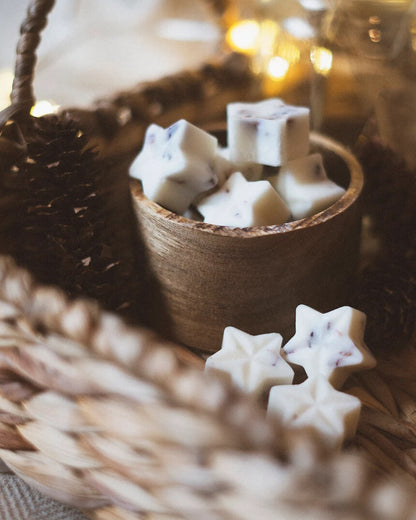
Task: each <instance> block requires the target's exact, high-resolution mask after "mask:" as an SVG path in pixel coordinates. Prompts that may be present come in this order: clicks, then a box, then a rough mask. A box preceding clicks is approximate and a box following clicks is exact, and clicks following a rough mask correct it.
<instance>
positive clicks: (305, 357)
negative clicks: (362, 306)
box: [284, 305, 376, 388]
mask: <svg viewBox="0 0 416 520" xmlns="http://www.w3.org/2000/svg"><path fill="white" fill-rule="evenodd" d="M365 323H366V316H365V314H364V313H363V312H360V311H358V310H356V309H353V308H352V307H348V306H344V307H339V308H338V309H335V310H333V311H330V312H327V313H325V314H322V313H320V312H318V311H316V310H314V309H312V308H311V307H308V306H307V305H299V306H298V307H297V308H296V333H295V335H294V336H293V337H292V338H291V339H290V340H289V341H288V342H287V343H286V345H285V346H284V351H285V352H286V356H287V360H288V361H289V362H290V363H295V364H297V365H301V366H302V367H304V369H305V372H306V373H307V375H308V376H309V377H317V376H318V375H320V376H324V377H325V378H327V379H328V381H329V382H330V383H331V384H332V385H333V386H334V387H335V388H341V386H342V385H343V383H344V382H345V380H346V379H347V378H348V376H349V375H350V374H351V373H352V372H357V371H359V370H366V369H370V368H373V367H374V366H375V364H376V361H375V359H374V357H373V355H372V354H371V352H370V351H369V350H368V348H367V346H366V345H365V343H364V331H365Z"/></svg>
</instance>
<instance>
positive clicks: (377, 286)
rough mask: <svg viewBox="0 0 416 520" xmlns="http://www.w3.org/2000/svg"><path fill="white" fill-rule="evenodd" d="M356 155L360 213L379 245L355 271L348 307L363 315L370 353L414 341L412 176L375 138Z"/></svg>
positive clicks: (415, 182)
mask: <svg viewBox="0 0 416 520" xmlns="http://www.w3.org/2000/svg"><path fill="white" fill-rule="evenodd" d="M356 153H357V156H358V158H359V160H360V162H361V164H362V166H363V170H364V173H365V176H366V183H365V190H364V194H363V199H364V200H363V202H364V211H365V213H366V214H367V215H369V216H370V218H371V219H372V222H373V227H374V233H375V234H376V235H377V236H378V237H379V239H380V240H381V247H380V252H379V254H378V256H377V258H376V260H375V262H373V263H372V264H371V265H369V266H367V267H366V268H365V269H364V270H363V272H361V273H360V275H359V278H358V281H357V284H356V288H355V291H354V295H353V299H352V304H353V305H355V306H357V307H358V308H360V309H361V310H363V311H364V312H365V313H366V314H367V317H368V323H367V341H368V344H369V346H370V347H371V348H372V349H374V350H387V349H390V348H395V347H396V348H398V347H402V346H405V345H406V344H408V343H409V341H411V340H412V339H414V338H415V337H416V227H415V222H416V206H415V203H414V201H415V200H416V175H415V172H413V171H411V170H410V169H409V168H407V166H406V164H405V163H404V161H403V160H401V159H400V158H399V157H397V155H396V154H395V153H394V152H393V151H392V150H390V149H389V148H387V147H386V146H384V145H383V144H381V143H380V142H377V141H376V140H375V139H368V138H365V137H363V138H361V139H360V141H359V142H358V145H357V149H356Z"/></svg>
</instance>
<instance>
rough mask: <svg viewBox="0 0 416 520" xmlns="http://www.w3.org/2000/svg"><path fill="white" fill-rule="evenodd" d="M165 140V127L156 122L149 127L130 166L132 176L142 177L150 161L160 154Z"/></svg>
mask: <svg viewBox="0 0 416 520" xmlns="http://www.w3.org/2000/svg"><path fill="white" fill-rule="evenodd" d="M164 142H165V130H164V128H162V127H161V126H159V125H155V124H151V125H150V126H148V127H147V130H146V133H145V136H144V143H143V147H142V149H141V151H140V153H139V154H138V155H137V156H136V158H135V159H134V161H133V162H132V164H131V166H130V175H131V176H132V177H134V178H135V179H140V180H141V179H142V174H143V173H145V172H146V171H147V169H148V165H149V162H151V161H154V160H155V159H156V158H157V155H158V154H160V148H161V146H162V145H163V143H164Z"/></svg>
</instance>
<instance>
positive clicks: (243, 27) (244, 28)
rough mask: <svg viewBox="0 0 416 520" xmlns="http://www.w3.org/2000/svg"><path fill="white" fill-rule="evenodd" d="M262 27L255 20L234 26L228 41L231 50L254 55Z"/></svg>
mask: <svg viewBox="0 0 416 520" xmlns="http://www.w3.org/2000/svg"><path fill="white" fill-rule="evenodd" d="M259 32H260V27H259V24H258V22H256V21H255V20H242V21H240V22H237V23H235V24H234V25H232V26H231V27H230V28H229V29H228V32H227V36H226V40H227V43H228V45H229V46H230V47H231V49H233V50H235V51H240V52H244V53H246V54H254V52H255V50H256V47H257V39H258V36H259Z"/></svg>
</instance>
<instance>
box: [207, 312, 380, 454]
mask: <svg viewBox="0 0 416 520" xmlns="http://www.w3.org/2000/svg"><path fill="white" fill-rule="evenodd" d="M365 323H366V316H365V314H364V313H362V312H360V311H358V310H356V309H353V308H352V307H347V306H345V307H339V308H338V309H335V310H333V311H331V312H327V313H326V314H322V313H320V312H318V311H316V310H314V309H312V308H310V307H308V306H306V305H299V306H298V307H297V309H296V331H295V334H294V336H293V337H292V338H291V339H290V340H289V341H288V342H287V343H286V345H285V346H284V347H283V348H281V345H282V336H281V335H280V334H277V333H269V334H260V335H258V336H251V335H250V334H247V333H245V332H243V331H241V330H238V329H236V328H234V327H226V328H225V330H224V336H223V343H222V346H221V349H220V350H218V351H217V352H216V353H215V354H213V355H212V356H210V357H209V358H208V359H207V360H206V363H205V370H206V371H207V372H214V373H217V374H221V376H222V377H226V378H227V379H229V380H230V381H232V382H233V383H234V384H235V385H236V386H238V387H239V388H240V389H241V390H242V391H244V392H246V393H249V394H252V395H253V396H255V397H260V396H265V395H266V396H267V395H268V407H267V413H268V415H270V416H274V417H276V418H277V419H278V420H280V421H281V422H282V423H283V424H285V425H286V426H288V427H290V428H303V429H310V430H312V431H314V432H315V433H316V434H318V435H319V436H320V437H322V438H323V439H324V441H325V442H326V443H327V444H328V445H330V446H333V447H335V448H339V447H340V446H341V445H342V443H343V442H344V441H345V440H346V439H349V438H351V437H352V436H353V435H354V433H355V431H356V428H357V424H358V419H359V414H360V410H361V403H360V400H359V399H358V398H357V397H354V396H352V395H349V394H347V393H345V392H342V391H340V389H341V388H342V385H343V384H344V382H345V381H346V379H347V378H348V377H349V375H350V374H351V373H353V372H356V371H359V370H367V369H370V368H373V367H374V366H375V359H374V357H373V356H372V354H371V353H370V351H369V350H368V348H367V346H366V345H365V343H364V340H363V338H364V331H365ZM292 364H294V365H299V366H302V367H303V368H304V370H305V372H306V375H307V379H306V380H305V381H303V382H302V383H300V384H292V382H293V377H294V370H293V368H292V367H291V365H292Z"/></svg>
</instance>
